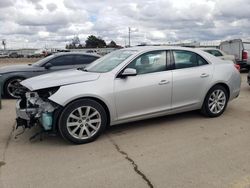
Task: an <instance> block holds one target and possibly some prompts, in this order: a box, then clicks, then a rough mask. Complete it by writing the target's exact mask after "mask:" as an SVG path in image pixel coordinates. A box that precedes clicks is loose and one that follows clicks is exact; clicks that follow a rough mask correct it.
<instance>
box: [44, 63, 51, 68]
mask: <svg viewBox="0 0 250 188" xmlns="http://www.w3.org/2000/svg"><path fill="white" fill-rule="evenodd" d="M51 67H52V64H51V63H47V64H46V65H44V68H45V69H50V68H51Z"/></svg>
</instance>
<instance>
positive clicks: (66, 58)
mask: <svg viewBox="0 0 250 188" xmlns="http://www.w3.org/2000/svg"><path fill="white" fill-rule="evenodd" d="M73 61H74V56H72V55H63V56H59V57H55V58H54V59H51V60H50V61H49V62H48V63H51V64H52V65H53V66H65V65H72V64H73Z"/></svg>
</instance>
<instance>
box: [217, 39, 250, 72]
mask: <svg viewBox="0 0 250 188" xmlns="http://www.w3.org/2000/svg"><path fill="white" fill-rule="evenodd" d="M219 48H220V49H221V50H222V51H224V52H226V53H227V54H231V55H234V56H235V59H236V63H237V64H238V65H240V67H241V68H247V69H249V68H250V57H249V55H250V54H249V53H250V41H247V40H242V39H234V40H227V41H223V42H221V44H220V46H219Z"/></svg>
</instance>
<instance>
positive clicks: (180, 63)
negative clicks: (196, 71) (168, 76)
mask: <svg viewBox="0 0 250 188" xmlns="http://www.w3.org/2000/svg"><path fill="white" fill-rule="evenodd" d="M173 55H174V60H175V69H184V68H190V67H196V66H202V65H206V64H208V63H207V62H206V60H205V59H203V58H202V57H201V56H200V55H198V54H196V53H194V52H190V51H182V50H176V51H173Z"/></svg>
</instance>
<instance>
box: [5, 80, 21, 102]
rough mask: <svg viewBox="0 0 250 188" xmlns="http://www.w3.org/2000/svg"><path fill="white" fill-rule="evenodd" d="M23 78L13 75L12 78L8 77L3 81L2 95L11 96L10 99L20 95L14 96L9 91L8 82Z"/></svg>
mask: <svg viewBox="0 0 250 188" xmlns="http://www.w3.org/2000/svg"><path fill="white" fill-rule="evenodd" d="M24 79H25V78H23V77H13V78H10V79H8V80H7V81H6V82H5V83H4V87H3V89H4V97H6V98H12V99H18V98H20V97H18V96H14V95H13V93H11V92H10V89H9V84H10V83H12V82H14V81H17V82H21V81H23V80H24Z"/></svg>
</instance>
